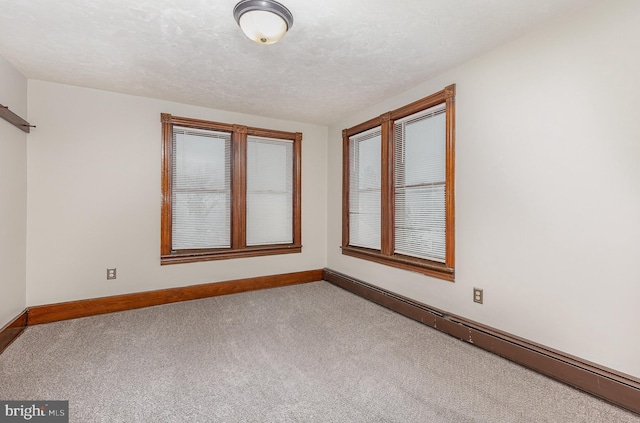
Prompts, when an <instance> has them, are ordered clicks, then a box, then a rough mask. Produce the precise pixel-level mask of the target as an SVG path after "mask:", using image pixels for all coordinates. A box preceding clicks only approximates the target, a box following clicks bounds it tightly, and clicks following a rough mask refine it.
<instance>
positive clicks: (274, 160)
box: [247, 136, 293, 246]
mask: <svg viewBox="0 0 640 423" xmlns="http://www.w3.org/2000/svg"><path fill="white" fill-rule="evenodd" d="M292 242H293V141H288V140H279V139H272V138H261V137H252V136H249V137H247V245H249V246H252V245H267V244H285V243H289V244H290V243H292Z"/></svg>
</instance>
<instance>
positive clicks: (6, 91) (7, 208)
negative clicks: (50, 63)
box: [0, 56, 27, 328]
mask: <svg viewBox="0 0 640 423" xmlns="http://www.w3.org/2000/svg"><path fill="white" fill-rule="evenodd" d="M0 104H2V105H4V106H7V107H9V109H10V110H11V111H12V112H14V113H16V114H17V115H18V116H20V117H22V118H23V119H26V118H27V80H26V79H25V77H24V76H22V74H20V72H18V71H17V70H16V69H15V68H14V67H13V66H12V65H11V64H10V63H9V62H7V61H6V60H5V59H4V57H2V56H0ZM0 172H2V173H0V175H1V176H0V292H1V293H2V294H1V295H0V328H1V327H2V326H4V325H5V324H7V323H8V322H10V321H11V320H13V318H14V317H16V316H17V315H18V314H19V313H21V312H22V311H23V310H24V308H25V293H26V276H25V266H26V265H25V263H26V233H27V216H26V213H27V134H26V133H25V132H23V131H21V130H20V129H18V128H16V127H15V126H13V125H11V124H10V123H9V122H7V121H5V120H4V119H0Z"/></svg>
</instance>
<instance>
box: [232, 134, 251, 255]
mask: <svg viewBox="0 0 640 423" xmlns="http://www.w3.org/2000/svg"><path fill="white" fill-rule="evenodd" d="M246 161H247V127H246V126H241V125H234V126H233V136H232V142H231V204H232V206H231V248H232V249H234V250H235V249H240V248H246V247H247V236H246V234H247V202H246V196H247V166H246Z"/></svg>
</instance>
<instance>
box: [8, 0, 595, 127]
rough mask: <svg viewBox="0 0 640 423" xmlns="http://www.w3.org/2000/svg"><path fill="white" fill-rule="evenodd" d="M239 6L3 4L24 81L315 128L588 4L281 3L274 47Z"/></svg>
mask: <svg viewBox="0 0 640 423" xmlns="http://www.w3.org/2000/svg"><path fill="white" fill-rule="evenodd" d="M236 2H237V1H236V0H179V1H177V0H136V1H132V0H60V1H52V0H0V54H1V55H2V56H4V57H5V58H6V59H7V60H9V61H10V62H11V63H13V64H14V65H15V66H16V67H17V68H18V70H19V71H20V72H22V73H23V74H24V75H25V76H26V77H27V78H30V79H41V80H46V81H53V82H60V83H65V84H71V85H79V86H84V87H91V88H98V89H103V90H108V91H115V92H121V93H127V94H134V95H141V96H146V97H153V98H160V99H165V100H171V101H176V102H181V103H189V104H194V105H200V106H206V107H211V108H215V109H223V110H228V111H236V112H243V113H249V114H254V115H261V116H267V117H274V118H280V119H290V120H295V121H301V122H311V123H317V124H324V125H327V124H331V123H334V122H335V121H337V120H338V119H340V118H341V117H342V116H344V115H348V114H350V113H353V112H355V111H358V110H361V109H363V108H365V107H368V106H370V105H372V104H375V103H377V102H379V101H381V100H383V99H384V98H386V97H389V96H391V95H394V94H397V93H400V92H402V91H404V90H407V89H409V88H411V87H413V86H415V85H417V84H419V83H421V82H424V81H426V80H427V79H429V78H430V77H432V76H434V75H436V74H438V73H441V72H443V71H444V70H447V69H449V68H451V67H453V66H455V65H457V64H460V63H463V62H465V61H467V60H469V59H471V58H472V57H475V56H477V55H479V54H481V53H483V52H485V51H488V50H490V49H491V48H492V47H495V46H497V45H500V44H503V43H505V42H507V41H509V40H511V39H513V38H514V37H516V36H518V35H521V34H523V33H525V32H527V31H529V30H532V29H533V28H534V27H535V26H536V25H539V24H540V23H541V22H544V21H546V20H548V19H551V18H553V17H555V16H558V15H562V14H567V13H572V12H574V11H575V10H577V9H578V8H581V7H584V6H585V5H586V4H587V3H590V2H592V0H403V1H392V0H322V1H311V0H281V3H283V4H284V5H285V6H286V7H287V8H289V10H291V12H292V13H293V16H294V24H293V27H292V29H291V30H290V31H289V33H288V34H287V35H286V36H285V38H284V39H283V40H282V41H281V42H279V43H277V44H274V45H270V46H261V45H258V44H255V43H253V42H251V41H249V40H248V39H247V38H245V36H244V35H243V33H242V32H241V31H240V29H239V28H238V27H237V25H236V23H235V21H234V19H233V13H232V11H233V7H234V5H235V4H236Z"/></svg>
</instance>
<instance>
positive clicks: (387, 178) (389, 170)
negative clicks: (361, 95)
mask: <svg viewBox="0 0 640 423" xmlns="http://www.w3.org/2000/svg"><path fill="white" fill-rule="evenodd" d="M380 121H381V138H382V142H381V154H382V160H381V163H382V172H381V177H382V183H381V193H380V199H381V201H380V203H381V204H380V206H381V216H380V225H381V231H380V233H381V236H382V240H381V244H380V252H381V253H382V254H383V255H385V256H391V255H393V250H394V247H393V241H394V235H393V231H394V224H393V219H394V209H395V207H394V192H393V167H394V163H393V150H394V145H393V122H392V121H391V113H386V114H384V115H382V116H380Z"/></svg>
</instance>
